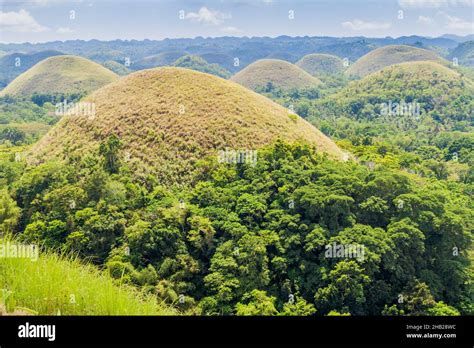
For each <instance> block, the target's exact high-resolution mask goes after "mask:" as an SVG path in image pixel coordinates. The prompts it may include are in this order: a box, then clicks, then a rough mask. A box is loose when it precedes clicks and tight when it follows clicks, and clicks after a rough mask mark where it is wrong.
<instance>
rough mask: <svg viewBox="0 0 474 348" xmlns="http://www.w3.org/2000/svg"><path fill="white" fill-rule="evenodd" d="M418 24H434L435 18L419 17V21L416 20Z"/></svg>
mask: <svg viewBox="0 0 474 348" xmlns="http://www.w3.org/2000/svg"><path fill="white" fill-rule="evenodd" d="M416 22H417V23H420V24H427V25H429V24H432V23H433V18H431V17H425V16H418V19H417V20H416Z"/></svg>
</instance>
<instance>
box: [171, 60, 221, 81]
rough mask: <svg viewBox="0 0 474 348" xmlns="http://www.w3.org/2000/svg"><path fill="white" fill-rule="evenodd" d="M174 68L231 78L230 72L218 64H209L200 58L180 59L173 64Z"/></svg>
mask: <svg viewBox="0 0 474 348" xmlns="http://www.w3.org/2000/svg"><path fill="white" fill-rule="evenodd" d="M173 66H176V67H178V68H186V69H192V70H196V71H200V72H204V73H207V74H211V75H216V76H219V77H222V78H224V79H227V78H229V77H230V72H228V71H227V70H226V69H224V68H223V67H221V66H219V65H218V64H209V63H208V62H206V61H205V60H204V59H203V58H201V57H198V56H191V55H186V56H183V57H181V58H178V59H177V60H176V62H174V63H173Z"/></svg>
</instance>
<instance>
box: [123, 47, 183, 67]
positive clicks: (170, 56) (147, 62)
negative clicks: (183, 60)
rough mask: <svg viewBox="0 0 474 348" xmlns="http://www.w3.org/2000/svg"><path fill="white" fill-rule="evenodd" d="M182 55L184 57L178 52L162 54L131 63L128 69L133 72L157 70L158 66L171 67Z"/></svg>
mask: <svg viewBox="0 0 474 348" xmlns="http://www.w3.org/2000/svg"><path fill="white" fill-rule="evenodd" d="M184 55H186V53H184V52H180V51H169V52H162V53H159V54H156V55H153V56H148V57H145V58H143V59H140V60H139V61H137V62H134V63H132V65H131V66H130V68H132V69H135V70H142V69H151V68H157V67H160V66H168V65H172V64H173V63H174V62H175V61H176V60H177V59H179V58H180V57H182V56H184Z"/></svg>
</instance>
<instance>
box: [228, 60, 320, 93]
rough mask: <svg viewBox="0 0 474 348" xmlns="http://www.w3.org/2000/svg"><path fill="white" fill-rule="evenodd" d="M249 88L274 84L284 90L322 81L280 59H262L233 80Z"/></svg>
mask: <svg viewBox="0 0 474 348" xmlns="http://www.w3.org/2000/svg"><path fill="white" fill-rule="evenodd" d="M231 80H232V81H235V82H237V83H239V84H241V85H243V86H245V87H247V88H250V89H254V90H255V89H257V88H259V87H260V88H261V87H265V86H266V85H267V84H268V83H272V84H273V86H274V87H277V88H281V89H283V90H289V89H292V88H305V87H312V86H317V85H319V84H320V83H321V81H320V80H319V79H317V78H315V77H313V76H311V75H310V74H308V73H307V72H306V71H304V70H303V69H300V68H299V67H297V66H295V65H293V64H291V63H288V62H285V61H283V60H278V59H261V60H258V61H256V62H254V63H252V64H250V65H249V66H247V67H246V68H245V69H243V70H241V71H239V72H238V73H237V74H235V75H234V76H233V77H232V78H231Z"/></svg>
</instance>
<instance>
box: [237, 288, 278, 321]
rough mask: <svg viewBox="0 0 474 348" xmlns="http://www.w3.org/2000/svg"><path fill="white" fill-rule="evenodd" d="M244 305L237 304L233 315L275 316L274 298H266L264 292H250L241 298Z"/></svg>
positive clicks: (276, 312)
mask: <svg viewBox="0 0 474 348" xmlns="http://www.w3.org/2000/svg"><path fill="white" fill-rule="evenodd" d="M242 301H243V302H244V303H240V302H239V303H237V305H236V306H235V314H237V315H267V316H268V315H276V314H278V311H277V309H276V308H275V298H274V297H271V296H267V294H266V293H265V291H262V290H256V289H255V290H252V291H251V292H250V293H246V294H245V295H244V296H243V297H242Z"/></svg>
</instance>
